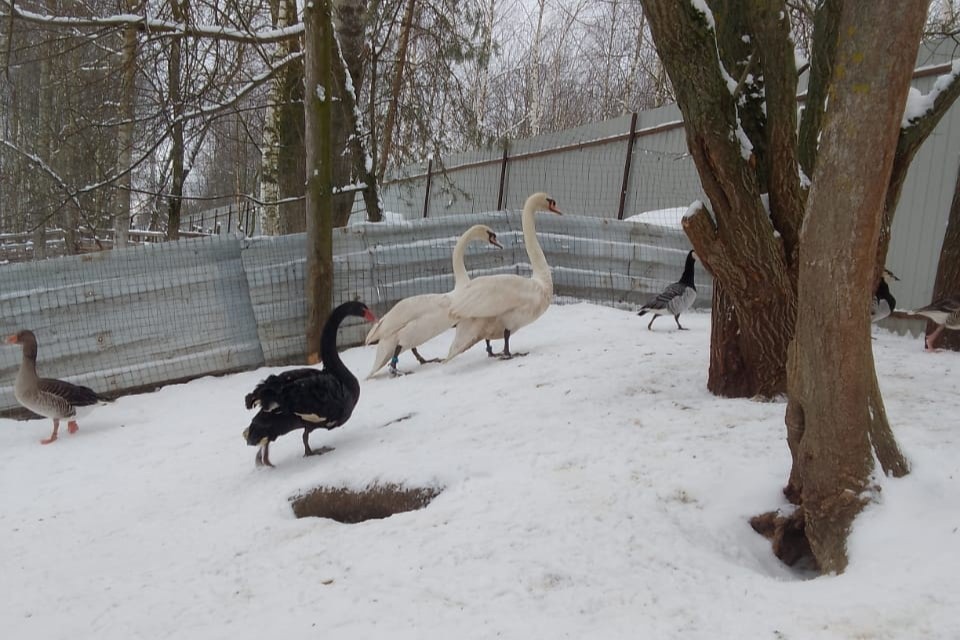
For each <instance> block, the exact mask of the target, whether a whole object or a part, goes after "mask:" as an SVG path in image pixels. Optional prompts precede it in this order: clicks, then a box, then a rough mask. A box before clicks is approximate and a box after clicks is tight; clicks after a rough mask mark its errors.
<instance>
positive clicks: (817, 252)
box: [786, 0, 926, 573]
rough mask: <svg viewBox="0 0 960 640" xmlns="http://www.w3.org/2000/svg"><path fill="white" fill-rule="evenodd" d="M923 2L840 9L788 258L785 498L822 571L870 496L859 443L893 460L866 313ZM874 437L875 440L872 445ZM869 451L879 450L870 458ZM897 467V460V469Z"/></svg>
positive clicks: (835, 560) (830, 567)
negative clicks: (792, 315)
mask: <svg viewBox="0 0 960 640" xmlns="http://www.w3.org/2000/svg"><path fill="white" fill-rule="evenodd" d="M925 15H926V3H925V2H922V1H916V0H914V1H913V2H901V1H900V0H883V1H879V0H878V1H876V2H870V3H846V4H845V6H844V8H843V10H842V13H841V24H840V29H839V33H840V34H841V37H840V40H839V43H838V51H837V67H836V68H837V69H838V72H837V73H835V75H834V82H833V86H832V88H831V93H830V96H831V97H830V106H829V111H828V112H827V115H826V121H825V125H824V129H823V133H822V137H821V146H820V152H819V157H818V159H817V162H816V167H815V169H814V175H813V186H812V188H811V190H810V195H809V200H808V202H807V215H806V220H805V223H804V228H803V231H802V233H801V242H800V250H799V258H800V261H799V293H798V314H797V326H796V337H795V339H794V343H793V344H792V345H791V348H790V361H789V365H788V371H789V404H788V409H787V415H786V422H787V427H788V442H789V444H790V449H791V452H792V455H793V469H792V470H791V480H790V484H789V485H788V488H787V491H786V492H787V495H788V496H790V497H791V498H793V499H797V498H799V503H800V509H801V511H800V513H801V515H802V518H803V524H804V531H805V535H806V538H807V540H808V541H809V543H810V547H811V549H812V551H813V554H814V557H815V558H816V561H817V563H818V565H819V567H820V569H821V570H822V571H823V572H825V573H833V572H837V573H839V572H842V571H843V570H844V569H845V568H846V566H847V561H848V558H847V552H846V540H847V536H848V534H849V531H850V527H851V525H852V523H853V520H854V518H855V517H856V516H857V514H858V513H859V512H860V511H861V509H862V508H863V506H864V504H865V503H866V502H867V501H868V500H869V499H870V492H871V491H872V490H873V488H872V487H871V486H870V477H871V473H872V472H873V454H872V451H871V446H873V447H878V446H882V448H883V449H884V454H885V455H888V456H889V455H890V454H891V451H890V450H889V449H890V447H892V448H893V449H894V451H895V454H894V455H895V457H897V458H899V459H900V460H901V461H902V456H901V455H900V454H899V451H898V450H896V442H895V441H894V440H893V436H892V434H891V433H890V430H889V426H885V427H884V425H880V424H877V422H878V420H879V416H878V415H877V411H878V410H879V414H880V416H884V414H883V405H882V400H880V397H879V393H877V392H876V388H877V382H876V372H875V369H874V362H873V350H872V346H871V341H870V319H869V314H868V308H869V304H870V300H869V299H870V294H871V291H872V287H871V285H872V282H873V270H874V262H875V259H876V243H877V238H878V236H879V232H880V224H881V220H880V218H881V213H882V208H883V202H884V197H885V194H886V188H887V185H888V184H889V180H890V174H891V170H892V167H893V158H894V153H895V150H896V141H897V136H898V133H899V122H900V119H901V116H902V113H903V104H904V101H905V99H906V94H907V89H908V88H909V83H910V76H911V73H912V71H913V63H914V61H915V59H916V53H917V47H918V44H919V41H920V30H921V28H922V26H923V22H924V17H925ZM877 436H879V438H878V437H877ZM878 453H879V451H878ZM903 464H904V466H905V461H903Z"/></svg>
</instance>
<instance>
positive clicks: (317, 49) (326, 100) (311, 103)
mask: <svg viewBox="0 0 960 640" xmlns="http://www.w3.org/2000/svg"><path fill="white" fill-rule="evenodd" d="M303 21H304V28H305V32H304V54H305V59H304V75H305V84H306V86H305V90H304V109H305V122H306V147H307V149H306V151H307V256H306V266H305V278H304V280H305V287H306V290H305V296H306V303H307V325H306V334H307V362H309V363H317V362H319V361H320V334H321V332H322V331H323V324H324V322H325V321H326V319H327V317H328V316H329V315H330V309H331V303H332V296H333V224H332V223H333V220H332V206H333V197H332V196H333V191H332V190H333V164H332V163H331V162H330V159H331V156H332V150H333V145H332V132H331V130H330V127H331V111H332V109H331V98H332V97H333V82H332V78H331V53H332V51H333V38H334V35H333V22H332V19H331V14H330V0H314V1H313V2H309V3H307V5H306V7H305V8H304V11H303Z"/></svg>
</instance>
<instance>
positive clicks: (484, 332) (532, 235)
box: [446, 192, 561, 361]
mask: <svg viewBox="0 0 960 640" xmlns="http://www.w3.org/2000/svg"><path fill="white" fill-rule="evenodd" d="M538 211H547V212H550V213H556V214H560V213H561V212H560V210H559V209H557V203H556V201H555V200H553V198H551V197H550V196H548V195H547V194H546V193H542V192H541V193H535V194H533V195H532V196H530V197H529V198H527V201H526V203H524V205H523V214H522V215H521V226H522V227H523V244H524V247H525V248H526V250H527V256H528V257H529V258H530V266H531V268H532V269H533V276H532V277H530V278H525V277H523V276H519V275H514V274H497V275H493V276H482V277H479V278H474V279H473V280H471V281H470V282H468V283H467V284H466V285H464V286H463V287H462V288H461V289H459V290H457V291H454V292H453V293H451V294H450V317H451V319H452V320H453V321H454V322H455V323H456V324H457V332H456V335H455V336H454V338H453V343H452V344H451V345H450V350H449V351H448V353H447V358H446V359H447V360H448V361H449V360H450V359H452V358H454V357H456V356H457V355H459V354H461V353H463V352H464V351H466V350H467V349H469V348H470V347H472V346H473V345H475V344H476V343H478V342H480V341H481V340H486V342H487V354H488V355H490V356H497V357H500V358H502V359H509V358H512V357H513V356H522V355H526V354H525V353H513V352H511V351H510V336H511V335H513V334H514V333H516V332H517V331H518V330H519V329H520V328H521V327H525V326H526V325H528V324H530V323H531V322H533V321H534V320H536V319H537V318H539V317H540V316H542V315H543V313H544V312H545V311H546V310H547V307H549V306H550V302H551V301H552V300H553V277H552V276H551V275H550V265H548V264H547V258H546V256H544V255H543V249H542V248H541V247H540V243H539V242H538V241H537V231H536V226H535V222H534V215H535V214H536V213H537V212H538ZM501 338H502V339H503V351H502V352H500V353H499V354H494V353H493V349H492V347H491V346H490V340H498V339H501Z"/></svg>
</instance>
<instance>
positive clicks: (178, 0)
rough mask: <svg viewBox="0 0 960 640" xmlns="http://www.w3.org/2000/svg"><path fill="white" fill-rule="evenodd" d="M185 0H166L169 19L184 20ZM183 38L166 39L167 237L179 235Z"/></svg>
mask: <svg viewBox="0 0 960 640" xmlns="http://www.w3.org/2000/svg"><path fill="white" fill-rule="evenodd" d="M187 2H188V0H170V9H171V14H172V15H173V19H174V20H176V21H177V22H178V23H181V24H183V23H185V22H186V18H187V16H186V13H187ZM182 47H183V40H182V38H181V37H180V36H174V37H172V38H171V39H170V53H169V55H170V57H169V58H168V59H167V83H168V88H167V91H168V92H169V97H170V108H171V111H172V113H171V115H172V116H173V124H172V125H171V129H170V191H169V193H168V194H167V239H168V240H176V239H178V238H179V237H180V214H181V212H182V210H183V183H184V181H185V180H186V175H185V173H184V156H185V152H186V150H185V149H184V145H185V140H184V130H183V127H184V123H183V111H184V109H183V95H182V82H183V79H182V78H181V66H182V62H183V50H182Z"/></svg>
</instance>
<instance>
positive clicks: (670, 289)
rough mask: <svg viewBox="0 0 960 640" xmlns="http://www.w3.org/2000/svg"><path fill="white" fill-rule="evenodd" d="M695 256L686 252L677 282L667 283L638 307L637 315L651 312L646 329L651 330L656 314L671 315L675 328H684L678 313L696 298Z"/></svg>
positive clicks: (691, 252) (688, 306)
mask: <svg viewBox="0 0 960 640" xmlns="http://www.w3.org/2000/svg"><path fill="white" fill-rule="evenodd" d="M696 258H697V254H696V253H694V252H693V251H690V252H688V253H687V261H686V263H684V265H683V275H681V276H680V280H679V282H674V283H673V284H670V285H667V287H666V288H665V289H664V290H663V291H661V292H660V294H659V295H658V296H657V297H656V298H654V299H653V300H651V301H650V302H648V303H647V304H645V305H643V306H642V307H640V312H639V313H637V315H638V316H642V315H645V314H647V313H652V314H653V317H652V318H650V323H649V324H648V325H647V329H649V330H653V321H654V320H656V319H657V317H658V316H665V315H672V316H673V319H674V321H675V322H676V323H677V328H678V329H683V330H686V328H685V327H682V326H680V314H681V313H683V312H684V311H686V310H687V309H689V308H690V307H691V305H693V301H694V300H696V299H697V286H696V285H695V284H694V283H693V265H694V262H695V261H696Z"/></svg>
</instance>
